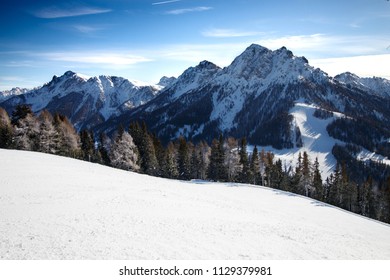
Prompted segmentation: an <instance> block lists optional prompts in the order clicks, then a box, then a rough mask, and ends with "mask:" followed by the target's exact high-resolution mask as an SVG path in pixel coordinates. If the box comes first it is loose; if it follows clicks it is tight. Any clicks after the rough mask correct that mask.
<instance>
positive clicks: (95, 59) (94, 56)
mask: <svg viewBox="0 0 390 280" xmlns="http://www.w3.org/2000/svg"><path fill="white" fill-rule="evenodd" d="M40 55H41V56H42V57H44V58H45V59H47V60H51V61H62V62H73V63H82V64H101V65H111V66H128V65H134V64H137V63H141V62H148V61H151V59H149V58H146V57H143V56H138V55H132V54H128V53H118V52H95V53H91V52H51V53H42V54H40Z"/></svg>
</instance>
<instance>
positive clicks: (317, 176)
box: [311, 158, 324, 201]
mask: <svg viewBox="0 0 390 280" xmlns="http://www.w3.org/2000/svg"><path fill="white" fill-rule="evenodd" d="M313 168H314V170H313V179H312V184H311V189H313V190H314V198H315V199H317V200H320V201H324V188H323V184H322V178H321V172H320V163H319V162H318V158H316V160H315V161H314V167H313Z"/></svg>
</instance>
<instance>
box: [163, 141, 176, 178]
mask: <svg viewBox="0 0 390 280" xmlns="http://www.w3.org/2000/svg"><path fill="white" fill-rule="evenodd" d="M164 158H165V164H164V165H163V176H164V177H166V178H170V179H177V178H178V177H179V169H178V167H177V156H176V148H175V145H174V144H173V143H172V142H169V144H168V146H167V148H166V149H165V152H164Z"/></svg>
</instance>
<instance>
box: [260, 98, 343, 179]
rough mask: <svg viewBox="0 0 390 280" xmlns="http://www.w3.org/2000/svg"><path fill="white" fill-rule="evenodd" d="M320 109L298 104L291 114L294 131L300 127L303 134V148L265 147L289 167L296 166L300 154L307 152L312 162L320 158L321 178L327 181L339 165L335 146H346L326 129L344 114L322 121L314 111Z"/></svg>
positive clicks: (337, 114)
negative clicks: (334, 154)
mask: <svg viewBox="0 0 390 280" xmlns="http://www.w3.org/2000/svg"><path fill="white" fill-rule="evenodd" d="M318 108H319V107H317V106H315V105H312V104H306V103H303V102H296V103H295V105H294V107H293V108H292V109H291V110H290V112H289V113H290V114H291V115H292V116H293V118H294V119H293V122H292V124H293V126H292V130H295V127H298V128H299V131H300V132H301V139H302V147H296V148H293V149H283V150H277V149H272V148H271V147H265V148H264V149H265V150H266V151H268V150H270V151H272V152H273V153H274V154H275V156H276V157H277V158H280V159H281V160H282V162H283V163H285V164H287V165H288V166H289V165H292V166H295V164H296V163H297V160H298V157H299V153H301V155H302V154H303V153H304V152H306V153H307V154H308V156H309V159H310V161H311V162H314V160H315V159H316V158H318V162H319V164H320V171H321V176H322V179H323V180H325V179H326V178H327V177H329V176H330V174H331V173H333V172H334V170H335V168H336V164H337V161H336V159H335V158H334V156H333V154H332V148H333V146H334V145H335V144H337V143H338V144H345V143H343V142H341V141H339V140H337V139H334V138H332V137H330V136H329V134H328V132H327V130H326V127H327V126H328V125H329V124H330V123H331V122H332V121H334V120H335V119H336V118H340V117H342V116H343V114H341V113H336V112H332V113H333V117H330V118H328V119H320V118H316V117H315V116H314V111H315V110H316V109H318Z"/></svg>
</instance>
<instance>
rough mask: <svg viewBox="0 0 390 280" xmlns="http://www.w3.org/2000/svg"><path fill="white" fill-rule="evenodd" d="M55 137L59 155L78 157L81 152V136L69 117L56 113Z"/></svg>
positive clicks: (54, 122)
mask: <svg viewBox="0 0 390 280" xmlns="http://www.w3.org/2000/svg"><path fill="white" fill-rule="evenodd" d="M53 124H54V128H55V129H56V135H55V139H54V143H55V150H56V151H57V154H58V155H62V156H69V157H73V158H76V157H78V156H79V154H80V138H79V136H78V134H77V133H76V130H75V129H74V127H73V125H72V124H71V123H70V121H69V120H68V118H67V117H65V116H64V115H60V114H55V115H54V121H53Z"/></svg>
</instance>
